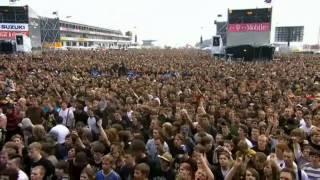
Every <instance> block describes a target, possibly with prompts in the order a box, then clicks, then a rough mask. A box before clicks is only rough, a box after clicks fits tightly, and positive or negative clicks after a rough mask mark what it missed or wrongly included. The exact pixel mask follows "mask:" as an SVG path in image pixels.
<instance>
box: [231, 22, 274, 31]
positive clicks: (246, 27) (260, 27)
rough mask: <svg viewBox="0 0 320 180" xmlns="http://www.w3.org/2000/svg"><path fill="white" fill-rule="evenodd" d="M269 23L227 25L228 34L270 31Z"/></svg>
mask: <svg viewBox="0 0 320 180" xmlns="http://www.w3.org/2000/svg"><path fill="white" fill-rule="evenodd" d="M270 29H271V24H270V23H247V24H229V26H228V31H229V32H265V31H270Z"/></svg>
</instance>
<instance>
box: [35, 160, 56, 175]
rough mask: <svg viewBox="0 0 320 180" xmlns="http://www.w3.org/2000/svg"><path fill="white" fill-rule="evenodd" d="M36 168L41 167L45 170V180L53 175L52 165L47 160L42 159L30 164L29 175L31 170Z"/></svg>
mask: <svg viewBox="0 0 320 180" xmlns="http://www.w3.org/2000/svg"><path fill="white" fill-rule="evenodd" d="M36 166H43V167H44V168H45V170H46V174H45V179H46V178H48V177H50V176H52V175H53V174H54V173H55V168H54V166H53V164H52V163H51V162H50V161H49V160H47V159H45V158H43V157H42V158H41V159H40V160H39V161H37V162H31V166H30V169H29V174H31V169H32V168H34V167H36Z"/></svg>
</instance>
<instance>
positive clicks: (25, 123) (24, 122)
mask: <svg viewBox="0 0 320 180" xmlns="http://www.w3.org/2000/svg"><path fill="white" fill-rule="evenodd" d="M18 126H19V127H20V128H21V129H22V130H23V129H26V128H28V127H33V124H32V122H31V119H29V118H23V119H22V121H21V123H19V124H18Z"/></svg>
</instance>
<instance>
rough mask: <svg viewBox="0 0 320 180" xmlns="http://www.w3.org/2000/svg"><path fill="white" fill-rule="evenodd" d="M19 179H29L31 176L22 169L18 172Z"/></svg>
mask: <svg viewBox="0 0 320 180" xmlns="http://www.w3.org/2000/svg"><path fill="white" fill-rule="evenodd" d="M17 180H29V178H28V176H27V174H26V173H25V172H23V171H22V170H21V169H20V170H19V172H18V179H17Z"/></svg>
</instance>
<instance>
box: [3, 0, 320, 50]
mask: <svg viewBox="0 0 320 180" xmlns="http://www.w3.org/2000/svg"><path fill="white" fill-rule="evenodd" d="M6 3H8V0H0V4H2V5H3V4H6ZM19 4H28V5H29V6H30V7H31V8H32V9H34V10H35V11H36V12H37V13H38V14H39V15H42V16H49V17H50V16H52V12H53V11H58V12H59V17H60V18H61V19H66V16H72V17H71V18H69V19H68V20H69V21H75V22H79V23H85V24H90V25H95V26H101V27H106V28H114V29H120V30H121V31H123V32H125V31H127V30H131V31H133V32H134V33H135V32H136V33H137V34H138V38H139V40H141V39H154V40H157V41H158V43H159V44H161V45H165V44H166V45H171V46H182V45H185V44H192V45H194V44H195V43H196V42H197V41H199V38H200V35H201V34H203V37H204V39H206V38H209V37H211V36H212V35H214V33H215V26H214V20H215V19H217V14H222V15H223V17H222V18H220V20H226V19H227V10H228V8H230V9H243V8H256V7H259V8H260V7H270V6H271V5H272V6H273V18H272V25H273V29H274V27H275V26H284V25H304V26H305V37H304V43H317V42H318V34H319V27H320V20H319V19H320V10H319V7H320V1H319V0H303V1H302V0H272V4H271V5H268V4H265V3H264V0H20V2H19ZM134 27H136V28H134ZM201 27H203V28H202V29H201ZM272 34H273V33H272ZM272 37H273V36H272Z"/></svg>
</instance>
